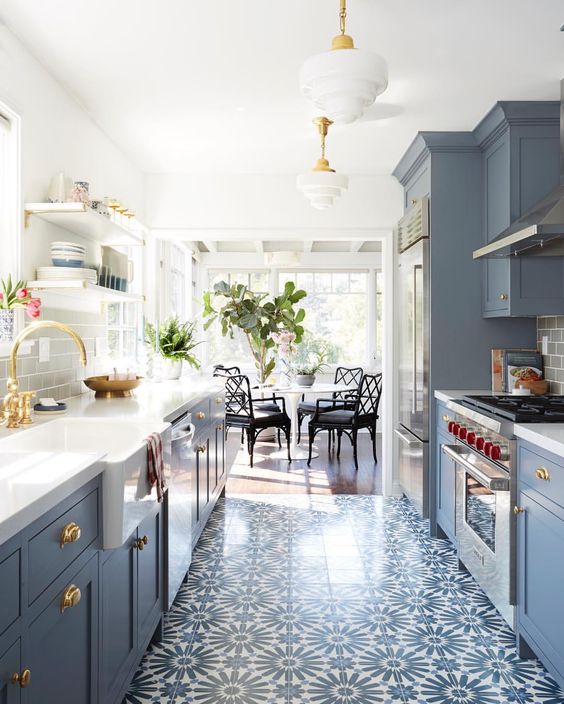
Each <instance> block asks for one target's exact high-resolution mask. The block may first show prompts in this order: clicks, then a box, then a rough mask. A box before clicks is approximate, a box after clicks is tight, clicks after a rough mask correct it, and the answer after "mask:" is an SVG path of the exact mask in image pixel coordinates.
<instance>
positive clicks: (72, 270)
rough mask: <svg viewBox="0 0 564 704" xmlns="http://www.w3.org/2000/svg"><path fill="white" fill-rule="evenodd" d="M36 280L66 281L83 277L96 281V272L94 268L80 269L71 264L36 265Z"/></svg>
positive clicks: (86, 279)
mask: <svg viewBox="0 0 564 704" xmlns="http://www.w3.org/2000/svg"><path fill="white" fill-rule="evenodd" d="M37 279H38V281H68V280H71V279H74V280H75V281H76V280H77V279H81V280H82V279H84V280H85V281H91V282H92V283H96V281H97V280H98V274H97V273H96V270H95V269H82V268H78V267H73V266H39V267H37Z"/></svg>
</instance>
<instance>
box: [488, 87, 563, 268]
mask: <svg viewBox="0 0 564 704" xmlns="http://www.w3.org/2000/svg"><path fill="white" fill-rule="evenodd" d="M560 90H561V101H560V185H559V186H558V187H557V188H556V189H555V190H554V191H552V192H551V193H550V194H549V195H548V196H547V197H546V198H543V200H541V202H540V203H538V204H537V205H535V206H534V208H531V209H530V210H529V211H528V212H526V213H525V214H524V215H522V216H521V217H520V218H519V219H518V220H516V221H515V222H514V223H513V224H512V225H511V226H510V227H509V228H507V230H505V231H504V232H502V233H501V235H499V237H496V239H495V240H493V241H492V242H490V243H489V244H487V245H486V246H485V247H481V248H480V249H477V250H476V251H475V252H474V259H480V258H482V257H490V258H497V257H509V256H511V255H518V254H523V255H526V256H542V257H547V256H562V255H564V79H563V80H562V81H561V83H560Z"/></svg>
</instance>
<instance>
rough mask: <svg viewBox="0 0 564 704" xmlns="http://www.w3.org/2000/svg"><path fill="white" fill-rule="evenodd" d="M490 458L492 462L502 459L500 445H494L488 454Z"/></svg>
mask: <svg viewBox="0 0 564 704" xmlns="http://www.w3.org/2000/svg"><path fill="white" fill-rule="evenodd" d="M488 457H490V458H491V459H492V460H499V459H501V447H500V446H499V445H492V446H491V447H490V451H489V452H488Z"/></svg>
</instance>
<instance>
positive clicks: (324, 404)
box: [298, 367, 364, 449]
mask: <svg viewBox="0 0 564 704" xmlns="http://www.w3.org/2000/svg"><path fill="white" fill-rule="evenodd" d="M363 375H364V370H363V369H362V367H337V369H336V370H335V378H334V380H333V383H335V384H344V385H345V386H348V387H349V389H348V391H335V392H334V393H333V394H331V398H322V399H318V401H320V402H321V403H319V409H320V410H321V412H322V411H323V409H324V408H326V409H327V410H328V411H330V410H332V409H333V401H335V400H339V401H347V402H349V407H350V408H354V401H355V398H356V394H357V392H358V387H359V386H360V382H361V381H362V377H363ZM317 408H318V403H317V402H316V401H306V400H305V396H302V400H301V402H300V404H299V405H298V443H299V442H300V440H301V438H302V422H303V419H304V418H305V417H306V416H312V415H314V413H315V412H316V411H317ZM332 437H333V434H332V433H329V449H331V440H332Z"/></svg>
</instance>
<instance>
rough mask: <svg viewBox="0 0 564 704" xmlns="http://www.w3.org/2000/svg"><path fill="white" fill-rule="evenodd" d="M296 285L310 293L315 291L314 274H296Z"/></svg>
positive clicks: (305, 272)
mask: <svg viewBox="0 0 564 704" xmlns="http://www.w3.org/2000/svg"><path fill="white" fill-rule="evenodd" d="M296 286H297V287H298V288H303V289H304V290H305V291H307V292H308V294H309V293H313V274H312V273H311V272H307V271H304V272H300V273H299V274H298V275H297V276H296Z"/></svg>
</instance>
